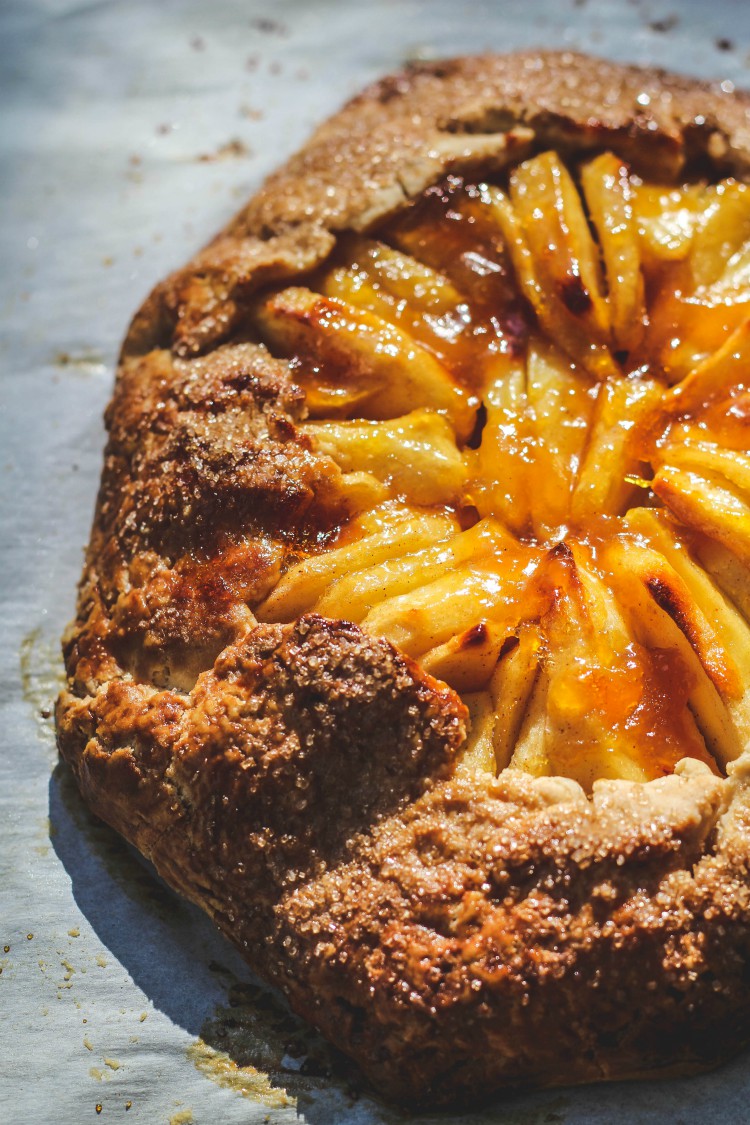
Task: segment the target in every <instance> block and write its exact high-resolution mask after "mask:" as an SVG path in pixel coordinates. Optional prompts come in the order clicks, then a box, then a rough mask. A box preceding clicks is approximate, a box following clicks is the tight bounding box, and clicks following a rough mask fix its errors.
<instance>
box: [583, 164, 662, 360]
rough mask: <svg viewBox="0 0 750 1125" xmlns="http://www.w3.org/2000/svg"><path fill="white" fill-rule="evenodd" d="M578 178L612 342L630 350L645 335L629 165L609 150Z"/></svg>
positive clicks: (642, 290) (615, 346)
mask: <svg viewBox="0 0 750 1125" xmlns="http://www.w3.org/2000/svg"><path fill="white" fill-rule="evenodd" d="M581 182H582V185H583V192H584V195H585V198H586V204H587V206H588V210H589V214H590V215H591V219H592V222H593V224H594V226H595V228H596V232H597V234H598V236H599V244H600V246H601V251H602V257H603V259H604V270H605V275H606V280H607V299H608V302H609V307H610V316H611V324H612V345H613V347H614V348H615V349H616V350H618V351H625V352H628V353H630V352H632V351H634V349H635V348H637V347H638V345H639V344H640V342H641V340H642V339H643V333H644V330H645V326H646V306H645V299H644V284H643V274H642V273H641V252H640V242H639V237H638V228H637V225H636V221H635V216H634V214H633V199H634V192H633V187H632V184H631V177H630V170H629V168H628V166H627V165H626V164H623V162H622V161H621V160H619V159H618V158H617V157H616V156H615V155H614V154H613V153H611V152H604V153H602V154H601V156H597V157H596V159H595V160H591V161H589V163H587V164H585V165H584V166H583V168H582V169H581Z"/></svg>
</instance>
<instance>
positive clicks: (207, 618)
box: [57, 53, 750, 1104]
mask: <svg viewBox="0 0 750 1125" xmlns="http://www.w3.org/2000/svg"><path fill="white" fill-rule="evenodd" d="M551 144H554V145H555V146H556V147H558V148H562V149H563V150H581V149H589V148H604V147H606V148H611V149H613V150H614V151H616V152H617V153H619V154H621V155H622V156H624V157H625V158H627V159H628V160H630V161H631V162H633V163H634V164H635V166H636V167H638V168H643V169H646V170H648V171H649V173H650V174H651V175H663V176H664V177H665V178H668V179H669V178H674V177H675V176H677V175H679V174H680V173H683V172H687V171H689V170H690V169H691V168H701V167H704V166H707V165H708V166H710V167H711V168H712V169H713V170H714V173H715V174H716V175H719V174H726V173H727V172H733V173H734V174H736V175H740V176H746V175H747V172H748V169H749V168H750V99H749V98H748V97H747V96H746V95H744V94H736V93H725V92H723V91H722V90H721V88H719V87H714V86H708V85H704V84H700V83H697V82H691V81H689V80H686V79H683V78H679V77H676V76H674V75H669V74H664V73H661V72H656V71H644V70H639V69H635V68H627V67H621V66H615V65H613V64H611V63H609V62H603V61H599V60H595V59H590V58H585V57H583V56H577V55H570V54H537V53H528V54H516V55H510V56H504V57H484V58H469V59H458V60H453V61H447V62H442V63H438V64H428V65H420V66H418V67H415V68H413V69H411V70H409V71H406V72H404V73H402V74H399V75H395V76H393V77H390V78H386V79H384V80H383V81H381V82H379V83H376V84H375V85H374V86H372V87H370V88H369V89H367V90H366V91H365V92H364V93H363V94H361V95H360V96H359V97H358V98H356V99H354V101H352V102H350V103H349V104H348V105H347V106H346V107H345V108H344V109H343V110H342V112H341V113H340V114H338V115H337V116H336V117H334V118H333V119H332V120H330V121H329V122H327V123H326V124H324V125H323V126H322V127H321V128H320V129H319V130H318V131H317V133H316V134H315V135H314V137H313V138H312V140H311V141H310V143H309V145H308V146H307V147H306V148H305V149H304V150H303V151H302V152H301V153H299V154H298V155H297V156H295V157H294V158H293V159H292V160H291V161H290V162H289V163H288V164H287V165H286V166H285V167H284V168H283V169H282V170H281V171H280V172H278V173H276V174H275V175H274V176H272V177H271V179H270V180H269V181H268V182H267V183H266V185H265V186H264V187H263V189H262V190H261V191H260V192H259V193H258V195H257V196H256V197H255V198H254V199H253V200H252V201H251V202H250V203H249V204H248V206H247V207H246V208H245V209H244V210H243V211H242V212H241V213H240V214H239V215H238V216H237V217H236V218H235V219H234V220H233V222H232V223H231V224H230V225H229V226H228V227H227V228H226V230H225V231H224V232H223V233H222V234H221V235H219V236H218V238H217V239H215V240H214V242H212V243H211V245H210V246H209V247H207V248H206V249H205V250H204V251H202V252H201V253H200V254H199V255H198V256H197V257H196V258H195V259H194V260H193V261H192V262H191V263H190V264H189V265H188V266H186V267H185V268H184V269H182V270H180V271H178V272H177V273H176V274H174V275H172V277H170V278H169V279H168V280H167V281H165V282H164V283H163V284H162V285H160V286H158V287H157V289H156V290H155V291H154V293H153V294H152V295H151V296H150V297H149V299H148V300H147V302H146V303H145V305H144V307H143V308H142V309H141V311H140V312H139V313H138V314H137V316H136V317H135V319H134V321H133V324H132V326H131V329H130V332H129V334H128V337H127V340H126V342H125V345H124V348H123V353H122V358H121V363H120V368H119V372H118V379H117V385H116V389H115V395H114V399H113V402H112V404H111V406H110V408H109V411H108V416H107V422H108V428H109V444H108V447H107V453H106V459H105V467H104V473H103V478H102V485H101V490H100V495H99V501H98V505H97V511H96V517H95V522H94V529H93V533H92V539H91V544H90V547H89V552H88V556H87V562H86V568H85V572H84V577H83V581H82V585H81V591H80V599H79V610H78V618H77V621H76V622H75V623H74V625H73V626H72V627H71V629H70V631H69V634H68V636H67V638H66V642H65V651H66V660H67V667H68V674H69V688H68V691H66V692H65V693H63V695H62V696H61V697H60V700H59V703H58V711H57V721H58V734H59V744H60V749H61V752H62V754H63V756H64V757H65V758H66V759H67V761H68V762H69V763H70V764H71V766H72V768H73V770H74V772H75V774H76V777H77V779H78V782H79V785H80V787H81V790H82V792H83V794H84V796H85V798H86V800H87V801H88V802H89V803H90V805H91V806H92V808H93V809H94V810H95V811H96V812H97V813H98V814H99V815H100V816H102V817H103V818H104V819H105V820H107V821H108V822H109V823H110V824H112V825H113V826H114V827H115V828H117V829H118V831H120V832H121V833H122V834H123V835H124V836H126V837H127V839H129V840H130V841H132V842H133V843H134V844H135V845H136V846H137V847H138V848H139V849H140V850H141V851H142V852H143V853H144V854H145V855H146V856H148V857H149V859H151V860H152V862H153V863H154V864H155V866H156V868H157V869H158V871H159V872H160V873H161V874H162V875H163V876H164V877H165V879H166V880H167V881H168V882H169V883H170V884H171V885H172V886H174V887H176V888H177V889H178V890H180V891H181V892H183V893H184V894H186V895H187V896H188V897H190V898H191V899H193V900H194V901H195V902H198V903H199V904H200V905H201V906H203V907H204V908H205V909H206V910H207V911H208V912H209V913H210V914H211V915H212V916H213V917H214V919H215V920H216V922H217V923H218V925H219V926H220V927H221V928H222V930H223V931H224V932H225V933H226V934H227V935H228V936H229V937H230V938H231V939H232V940H233V941H234V942H235V943H236V944H237V945H238V946H239V947H240V949H241V950H242V951H243V953H244V954H245V955H246V956H247V959H248V960H249V961H250V963H251V964H252V965H253V967H254V968H256V969H257V970H258V971H259V972H261V973H263V974H264V975H265V976H266V977H267V978H268V979H270V980H272V981H273V982H275V983H276V984H278V985H279V986H280V987H281V988H282V989H283V990H284V991H285V993H286V994H287V995H288V997H289V998H290V1001H291V1003H292V1005H293V1007H294V1008H295V1009H296V1010H297V1011H298V1012H300V1013H301V1014H303V1015H304V1016H305V1017H307V1018H308V1019H310V1020H311V1021H312V1022H313V1023H314V1024H316V1025H317V1026H318V1027H319V1028H320V1029H321V1030H322V1031H323V1032H324V1034H326V1035H327V1036H328V1037H329V1038H330V1039H331V1040H332V1041H333V1042H334V1043H336V1044H337V1045H338V1046H340V1047H341V1048H342V1049H344V1050H345V1051H347V1052H349V1053H350V1054H351V1055H353V1056H354V1057H355V1058H356V1059H357V1060H358V1062H359V1063H360V1064H361V1066H362V1067H363V1069H364V1070H365V1071H366V1073H367V1074H368V1075H369V1076H370V1078H371V1079H372V1081H373V1082H374V1083H375V1085H376V1086H377V1087H378V1088H380V1089H381V1090H383V1091H385V1092H386V1093H387V1094H388V1095H390V1096H392V1097H395V1098H398V1099H402V1100H404V1101H409V1102H412V1103H418V1104H428V1103H432V1104H444V1103H449V1102H455V1101H457V1100H461V1099H464V1100H465V1099H478V1098H486V1097H489V1096H490V1095H491V1094H492V1093H493V1092H494V1091H496V1090H497V1089H499V1088H501V1087H503V1086H509V1085H519V1084H523V1083H528V1082H536V1083H555V1082H565V1083H569V1082H571V1081H578V1082H582V1081H589V1080H595V1079H602V1078H615V1077H622V1076H628V1075H647V1074H652V1073H656V1072H664V1071H675V1070H678V1069H681V1068H691V1067H696V1066H705V1065H710V1064H712V1063H714V1062H716V1061H717V1060H719V1059H720V1058H721V1057H723V1056H725V1055H726V1054H727V1053H729V1052H730V1051H732V1050H735V1049H736V1048H737V1047H738V1046H739V1045H740V1044H741V1043H742V1042H744V1041H745V1040H746V1039H747V1038H748V1026H750V1024H749V1022H748V1017H749V1015H750V1013H749V1011H748V1009H749V1001H750V991H749V989H748V979H749V974H748V963H749V962H748V952H749V950H748V944H749V942H750V874H749V869H748V864H749V861H750V824H749V823H748V821H749V818H750V790H749V789H748V772H749V769H750V751H748V752H747V754H745V755H743V757H742V758H740V759H739V761H738V762H736V763H735V764H734V766H733V767H732V769H731V773H730V777H729V778H727V779H718V778H716V777H713V776H711V775H710V774H709V773H708V772H703V771H702V770H701V768H700V767H697V768H691V767H689V766H686V765H684V764H683V767H684V768H682V769H681V770H680V771H679V773H678V775H676V776H673V777H668V778H665V779H663V780H661V781H658V782H651V783H648V784H647V785H637V784H632V783H626V782H602V783H598V785H597V786H596V787H595V792H594V796H593V799H591V800H589V799H588V798H586V797H585V796H584V795H583V792H582V791H581V790H580V789H579V788H578V787H577V786H575V784H572V783H567V782H565V781H563V780H561V779H555V778H547V779H538V780H534V779H531V778H529V777H525V776H523V775H520V774H518V773H515V772H513V771H506V772H505V773H503V774H501V776H500V777H499V778H498V779H497V780H490V781H489V782H488V781H487V780H486V779H479V778H472V777H470V776H460V775H458V774H455V773H454V772H453V768H452V762H453V760H454V757H455V752H456V750H457V748H458V747H459V746H460V744H461V742H462V740H463V738H464V735H465V719H466V712H465V709H464V707H463V705H462V703H461V701H460V699H459V698H458V697H457V696H456V695H455V694H454V693H453V692H452V691H451V690H450V689H448V688H447V687H445V685H442V684H440V683H438V682H437V681H435V680H433V679H432V678H431V677H430V676H428V675H427V674H426V673H424V672H423V671H422V670H420V669H419V668H418V667H417V666H416V665H414V664H413V663H412V662H411V661H410V660H408V658H406V657H404V656H403V655H401V654H399V653H398V652H397V650H395V649H394V648H393V646H391V645H390V644H389V643H387V642H384V641H374V640H372V639H371V638H369V637H367V636H366V635H365V634H364V633H362V631H361V630H360V629H359V628H358V627H356V626H353V625H350V624H346V623H343V622H330V621H326V620H323V619H321V618H319V617H315V616H312V615H309V616H307V617H305V618H302V619H301V620H300V621H299V622H298V623H296V624H293V625H286V626H277V625H261V626H257V624H256V622H255V619H254V618H253V615H252V613H251V612H250V610H249V609H248V605H252V604H257V602H258V601H259V600H260V599H261V598H262V597H263V596H264V595H265V593H266V592H267V591H268V589H270V587H271V586H272V585H273V583H274V582H275V580H276V577H277V576H278V573H279V566H280V565H281V562H282V559H283V556H284V553H285V552H288V551H293V550H294V547H295V543H298V542H299V539H300V536H303V537H304V536H324V535H325V534H326V532H327V530H328V529H330V528H333V527H335V526H336V524H337V522H340V520H341V519H342V517H343V516H345V515H346V513H347V503H348V501H347V494H346V490H345V489H344V488H343V487H342V481H341V473H340V471H339V469H338V468H337V466H336V465H335V464H334V463H333V462H332V461H331V460H330V459H328V458H326V457H324V456H321V455H320V454H316V453H315V452H314V451H313V450H312V448H311V447H310V444H309V442H308V441H306V439H305V438H304V436H302V435H301V434H300V433H299V431H298V430H297V429H296V426H295V423H296V422H297V421H298V420H299V419H300V418H301V417H302V415H303V411H304V403H303V397H302V395H301V393H300V392H299V391H298V389H297V388H296V387H295V386H294V384H293V382H292V379H291V376H290V372H289V368H288V365H287V364H286V363H285V362H282V361H279V360H277V359H274V358H273V357H271V356H270V355H269V353H268V352H267V351H266V350H265V348H263V347H262V346H260V345H257V344H254V343H249V342H245V341H243V339H242V337H241V332H240V329H241V324H242V319H243V311H244V308H245V306H246V304H247V302H248V299H249V298H250V296H251V294H252V293H253V292H254V291H255V290H257V289H258V287H260V286H262V285H264V284H266V283H268V282H270V281H273V280H280V279H286V278H293V277H295V276H297V275H298V274H300V273H304V272H305V271H308V270H310V269H311V268H312V267H313V266H315V265H316V264H318V263H319V262H320V261H322V260H323V259H324V258H325V256H326V255H327V254H328V253H329V252H330V250H331V248H332V247H333V245H334V242H335V236H336V232H338V231H342V230H346V229H350V228H355V229H362V228H364V227H367V226H368V225H369V224H371V223H373V222H375V221H376V220H378V219H380V218H382V217H383V216H385V215H387V214H390V213H392V212H394V211H396V210H397V209H398V208H399V207H401V206H403V205H404V204H405V202H406V201H407V200H408V199H409V198H411V197H412V196H414V195H415V194H417V193H419V192H420V191H421V190H422V189H423V188H424V187H425V186H427V185H428V184H429V183H432V182H434V181H435V180H438V179H439V178H440V177H442V176H443V175H445V174H446V172H449V171H458V172H463V171H466V170H471V169H476V168H488V167H489V168H497V167H502V166H503V165H505V164H507V163H508V162H513V161H515V160H517V159H519V158H520V157H521V156H522V155H523V154H524V153H525V152H527V151H530V150H535V149H538V148H539V147H540V146H542V145H544V146H550V145H551Z"/></svg>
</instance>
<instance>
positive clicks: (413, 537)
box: [255, 512, 457, 621]
mask: <svg viewBox="0 0 750 1125" xmlns="http://www.w3.org/2000/svg"><path fill="white" fill-rule="evenodd" d="M456 530H457V523H456V521H455V519H453V518H451V517H450V516H448V515H442V514H438V513H435V514H433V513H429V512H410V513H408V514H406V515H403V516H401V517H394V519H393V520H392V521H390V522H389V523H388V524H387V525H386V526H385V527H383V528H381V529H379V530H376V531H374V532H373V533H372V534H369V535H367V534H366V535H365V536H364V537H363V538H361V539H356V540H355V541H354V542H352V543H346V544H345V545H344V546H342V547H335V548H333V549H332V550H328V551H324V552H322V553H321V554H319V555H311V556H310V557H309V558H306V559H303V560H302V562H299V563H297V565H296V566H293V567H292V568H291V569H290V570H288V571H287V572H286V574H285V575H284V576H283V577H282V578H281V579H280V581H279V582H278V583H277V584H276V586H275V587H274V589H273V590H272V591H271V593H270V594H269V596H268V597H267V598H266V600H265V601H264V602H262V603H261V604H260V605H259V606H258V607H257V609H255V615H256V617H257V618H258V619H259V620H260V621H294V619H295V618H297V617H299V616H300V614H302V613H305V612H306V611H307V610H309V609H311V608H312V606H314V605H315V602H316V601H317V600H318V598H320V597H321V596H322V594H323V593H324V592H325V590H326V589H328V587H329V586H330V585H331V583H332V582H334V581H335V580H336V579H337V578H340V577H341V576H342V575H344V574H349V573H351V572H353V571H357V570H364V569H366V568H368V567H371V566H373V565H374V564H375V563H378V562H382V561H383V560H384V559H388V558H391V557H392V556H393V555H394V554H407V553H408V552H409V551H419V550H420V549H421V548H423V547H427V546H429V545H431V544H434V543H438V542H440V541H441V540H445V539H448V538H449V537H450V536H451V535H452V534H454V533H455V531H456Z"/></svg>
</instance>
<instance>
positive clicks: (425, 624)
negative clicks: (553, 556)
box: [361, 546, 539, 658]
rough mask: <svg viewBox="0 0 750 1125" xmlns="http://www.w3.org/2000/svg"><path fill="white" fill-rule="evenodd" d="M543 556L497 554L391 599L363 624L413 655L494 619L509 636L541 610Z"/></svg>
mask: <svg viewBox="0 0 750 1125" xmlns="http://www.w3.org/2000/svg"><path fill="white" fill-rule="evenodd" d="M538 554H539V552H538V551H535V550H534V549H533V548H525V547H523V546H516V547H510V548H509V549H508V550H507V551H504V552H503V553H502V555H501V556H500V557H498V558H494V559H486V560H483V559H479V560H477V561H475V562H472V563H471V564H468V565H466V566H462V567H459V568H458V569H456V570H455V571H452V572H449V573H447V574H444V575H443V576H442V577H441V578H438V579H436V580H435V581H434V582H430V583H428V584H427V585H426V586H421V587H419V588H418V589H416V590H412V591H410V592H409V593H408V594H401V595H398V596H397V597H393V598H386V599H385V601H383V602H381V603H380V605H378V606H376V607H375V608H374V609H373V610H371V611H370V613H368V614H367V616H366V617H365V618H364V619H363V620H362V623H361V624H362V627H363V628H364V629H365V630H366V631H367V632H368V633H370V634H371V635H372V636H376V637H386V638H387V639H388V640H390V641H392V642H393V643H394V644H396V645H398V646H399V647H400V648H402V649H403V650H404V651H405V652H406V653H408V655H409V656H412V657H414V658H420V657H421V656H423V655H424V653H426V652H428V651H429V650H430V649H435V648H437V647H438V646H439V645H442V644H445V642H446V641H449V640H450V639H451V637H454V636H456V635H458V634H461V633H463V632H464V631H465V630H466V629H467V628H468V627H470V626H471V625H472V624H476V623H477V622H480V621H491V622H492V623H494V625H496V626H497V628H498V629H499V630H500V631H503V630H505V633H506V635H508V634H510V633H512V632H513V631H514V630H515V629H516V628H517V626H518V623H519V620H522V619H525V618H526V617H534V616H535V613H538V601H537V597H536V595H535V593H534V588H533V583H532V578H533V574H534V569H535V565H536V561H537V558H538Z"/></svg>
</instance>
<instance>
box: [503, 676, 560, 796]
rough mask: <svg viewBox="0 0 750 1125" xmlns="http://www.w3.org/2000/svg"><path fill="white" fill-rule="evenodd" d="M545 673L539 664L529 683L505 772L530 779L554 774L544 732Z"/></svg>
mask: <svg viewBox="0 0 750 1125" xmlns="http://www.w3.org/2000/svg"><path fill="white" fill-rule="evenodd" d="M548 695H549V673H548V671H547V668H546V666H545V664H544V663H542V664H541V666H540V668H539V670H538V672H537V675H536V677H535V678H534V680H533V683H532V687H531V691H530V693H529V695H528V699H527V702H526V710H525V713H524V715H523V719H522V720H521V724H520V729H519V731H518V737H517V739H516V743H515V746H514V748H513V753H512V755H511V758H510V761H509V762H508V768H509V769H514V770H522V771H523V772H524V773H528V774H531V776H532V777H549V776H550V774H554V773H556V772H557V771H556V769H555V766H554V764H553V762H552V758H551V757H550V739H549V737H548V731H547V701H548Z"/></svg>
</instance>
